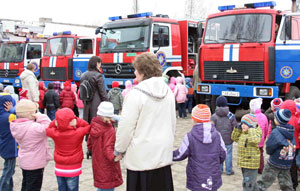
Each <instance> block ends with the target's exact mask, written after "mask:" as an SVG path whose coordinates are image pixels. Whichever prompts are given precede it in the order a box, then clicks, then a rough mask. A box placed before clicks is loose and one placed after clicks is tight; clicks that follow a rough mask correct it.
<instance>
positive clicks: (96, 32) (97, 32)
mask: <svg viewBox="0 0 300 191" xmlns="http://www.w3.org/2000/svg"><path fill="white" fill-rule="evenodd" d="M102 29H103V27H98V28H96V31H95V34H99V33H101V34H102V33H103V32H102Z"/></svg>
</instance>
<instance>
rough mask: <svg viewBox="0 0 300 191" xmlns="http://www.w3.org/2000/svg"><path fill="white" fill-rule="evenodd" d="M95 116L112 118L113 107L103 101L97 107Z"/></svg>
mask: <svg viewBox="0 0 300 191" xmlns="http://www.w3.org/2000/svg"><path fill="white" fill-rule="evenodd" d="M97 115H100V116H103V117H113V116H114V106H113V104H112V103H111V102H108V101H103V102H101V103H100V105H99V106H98V111H97Z"/></svg>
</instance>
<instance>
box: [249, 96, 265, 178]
mask: <svg viewBox="0 0 300 191" xmlns="http://www.w3.org/2000/svg"><path fill="white" fill-rule="evenodd" d="M249 105H250V112H251V113H252V114H254V115H255V117H256V119H257V123H258V125H259V127H260V128H261V131H262V136H261V139H260V142H259V144H258V148H259V150H260V165H259V169H258V173H259V174H262V172H263V169H264V155H263V153H264V144H265V139H266V137H267V134H268V127H269V123H268V118H267V116H266V115H265V114H263V113H262V112H261V105H262V98H256V99H252V100H251V101H250V103H249Z"/></svg>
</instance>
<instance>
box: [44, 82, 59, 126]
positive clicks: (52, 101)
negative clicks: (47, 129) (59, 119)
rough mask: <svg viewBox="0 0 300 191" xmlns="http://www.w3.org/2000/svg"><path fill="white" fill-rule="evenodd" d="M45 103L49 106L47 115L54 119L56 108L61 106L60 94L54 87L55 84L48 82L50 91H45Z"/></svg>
mask: <svg viewBox="0 0 300 191" xmlns="http://www.w3.org/2000/svg"><path fill="white" fill-rule="evenodd" d="M43 105H44V106H45V107H46V108H47V115H48V117H49V118H50V119H51V120H54V118H55V113H56V110H57V109H58V108H59V107H60V103H59V96H58V94H57V93H56V92H55V90H54V89H53V84H52V83H50V84H48V91H47V92H46V93H45V96H44V101H43Z"/></svg>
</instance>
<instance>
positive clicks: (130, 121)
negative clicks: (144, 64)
mask: <svg viewBox="0 0 300 191" xmlns="http://www.w3.org/2000/svg"><path fill="white" fill-rule="evenodd" d="M175 128H176V114H175V99H174V94H173V93H172V91H171V89H170V88H169V87H168V85H167V84H166V83H165V82H164V80H163V79H162V77H152V78H150V79H147V80H144V81H142V82H140V83H139V84H138V85H137V86H135V87H134V88H132V89H131V91H130V92H129V93H128V94H127V96H126V99H125V101H124V105H123V110H122V115H121V119H120V122H119V126H118V130H117V136H116V144H115V150H116V151H118V152H120V153H125V152H126V154H125V156H124V163H125V166H126V168H127V169H130V170H133V171H144V170H153V169H158V168H161V167H164V166H167V165H170V164H172V156H173V142H174V133H175Z"/></svg>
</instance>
